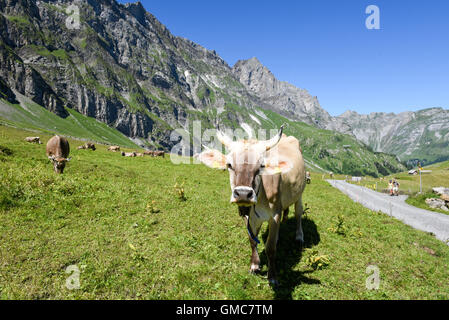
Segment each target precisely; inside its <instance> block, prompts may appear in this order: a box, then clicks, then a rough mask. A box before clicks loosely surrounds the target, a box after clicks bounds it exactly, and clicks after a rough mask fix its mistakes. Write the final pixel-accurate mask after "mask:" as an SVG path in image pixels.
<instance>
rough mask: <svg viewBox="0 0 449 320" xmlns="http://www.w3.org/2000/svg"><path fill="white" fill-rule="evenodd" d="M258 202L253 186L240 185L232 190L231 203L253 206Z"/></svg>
mask: <svg viewBox="0 0 449 320" xmlns="http://www.w3.org/2000/svg"><path fill="white" fill-rule="evenodd" d="M256 202H257V196H256V192H255V191H254V189H253V188H251V187H243V186H240V187H235V188H234V190H232V196H231V203H235V204H237V205H238V206H252V205H254V204H256Z"/></svg>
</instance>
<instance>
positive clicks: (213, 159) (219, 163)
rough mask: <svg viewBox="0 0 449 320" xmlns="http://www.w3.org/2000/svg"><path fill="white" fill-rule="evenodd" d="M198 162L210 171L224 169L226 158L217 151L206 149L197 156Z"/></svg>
mask: <svg viewBox="0 0 449 320" xmlns="http://www.w3.org/2000/svg"><path fill="white" fill-rule="evenodd" d="M198 160H200V161H201V162H202V163H204V164H205V165H206V166H208V167H209V168H212V169H222V170H224V169H226V156H225V155H224V154H223V153H221V152H220V151H218V150H213V149H207V150H205V151H203V152H201V153H200V154H199V155H198Z"/></svg>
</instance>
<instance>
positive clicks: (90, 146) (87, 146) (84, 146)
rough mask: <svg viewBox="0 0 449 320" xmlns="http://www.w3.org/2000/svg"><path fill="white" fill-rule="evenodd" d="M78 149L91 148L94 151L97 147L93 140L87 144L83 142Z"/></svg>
mask: <svg viewBox="0 0 449 320" xmlns="http://www.w3.org/2000/svg"><path fill="white" fill-rule="evenodd" d="M77 149H78V150H82V149H91V150H92V151H95V150H97V148H95V144H93V143H91V142H86V143H85V144H83V145H82V146H79V147H78V148H77Z"/></svg>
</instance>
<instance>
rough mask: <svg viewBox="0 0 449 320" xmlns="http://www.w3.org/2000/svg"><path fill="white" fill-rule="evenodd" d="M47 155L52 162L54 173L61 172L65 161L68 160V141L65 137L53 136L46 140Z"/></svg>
mask: <svg viewBox="0 0 449 320" xmlns="http://www.w3.org/2000/svg"><path fill="white" fill-rule="evenodd" d="M46 152H47V157H48V159H50V161H51V162H53V167H54V169H55V172H56V173H63V172H64V168H65V164H66V162H68V161H70V159H71V158H68V156H69V153H70V146H69V142H68V141H67V139H66V138H64V137H60V136H54V137H53V138H51V139H50V140H48V142H47V149H46Z"/></svg>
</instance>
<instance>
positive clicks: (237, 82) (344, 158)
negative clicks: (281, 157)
mask: <svg viewBox="0 0 449 320" xmlns="http://www.w3.org/2000/svg"><path fill="white" fill-rule="evenodd" d="M74 6H75V9H76V10H74ZM76 11H79V18H78V16H77V14H76V13H75V14H74V13H73V12H76ZM0 13H1V14H0V66H1V71H0V117H2V118H4V119H7V120H8V121H12V122H15V123H18V122H26V119H30V117H25V116H24V112H31V111H30V110H36V109H35V105H39V106H41V107H43V108H45V109H47V110H48V111H50V112H51V113H53V114H54V115H56V116H57V117H59V118H60V119H72V118H74V117H76V119H77V120H76V121H77V122H78V123H80V120H79V119H84V118H85V117H87V118H95V119H96V120H98V121H100V122H102V123H105V124H107V125H108V126H109V127H110V128H113V129H115V130H117V131H119V132H120V133H121V134H123V135H125V136H127V137H129V138H130V139H132V141H133V142H135V143H137V144H139V145H141V146H144V147H147V148H160V149H166V150H169V149H170V148H171V147H172V146H173V145H174V144H175V143H176V142H175V141H171V140H170V134H171V132H172V131H173V130H174V129H177V128H184V129H185V130H188V131H190V130H191V123H192V121H194V120H198V121H201V124H202V128H203V129H208V128H217V127H220V128H238V127H241V125H242V124H244V123H245V124H248V125H250V126H251V127H253V128H254V129H255V130H258V129H274V128H278V127H279V126H280V125H281V124H282V123H284V122H285V123H287V124H288V128H287V133H289V134H293V135H295V136H297V137H298V138H299V139H300V141H301V144H302V147H303V149H304V154H305V156H306V160H307V161H308V165H309V166H311V167H313V168H315V169H317V170H321V171H329V170H332V171H334V172H345V173H350V174H370V175H379V174H388V173H391V172H397V171H399V170H403V169H404V168H405V167H404V166H403V165H402V164H401V163H400V162H399V159H398V158H397V156H399V158H400V160H402V161H407V160H408V161H412V160H414V159H420V160H422V161H425V162H435V161H440V160H445V159H448V158H449V150H448V148H447V147H448V143H449V133H448V132H449V120H448V119H449V117H448V114H449V111H447V110H443V109H436V108H435V109H427V110H422V111H418V112H407V113H401V114H398V115H395V114H383V113H375V114H370V115H359V114H357V113H355V112H346V113H344V114H343V115H341V116H338V117H332V116H330V115H329V113H328V112H326V111H325V110H324V109H323V108H322V107H321V106H320V104H319V101H318V98H317V97H315V96H312V95H310V94H309V92H308V91H307V90H305V89H300V88H296V87H295V86H293V85H291V84H289V83H287V82H283V81H279V80H278V79H276V77H275V76H274V75H273V74H272V73H271V72H270V71H269V70H268V69H267V68H266V67H265V66H263V65H262V64H261V63H260V61H258V59H257V58H251V59H249V60H241V61H238V62H237V63H236V64H235V65H234V66H232V67H231V66H229V65H228V64H227V63H226V61H224V60H223V59H222V58H221V57H220V56H219V55H218V54H217V53H216V52H215V51H213V50H208V49H206V48H204V47H202V46H200V45H198V44H196V43H194V42H192V41H190V40H188V39H184V38H181V37H176V36H174V35H172V34H171V33H170V31H169V30H168V29H167V28H166V27H165V26H164V25H163V24H161V23H160V22H159V21H158V20H157V19H156V18H155V17H154V16H153V15H152V14H150V13H149V12H147V11H146V10H145V9H144V7H143V6H142V4H141V3H140V2H136V3H128V4H120V3H118V2H116V1H115V0H99V1H93V0H77V1H68V0H58V1H48V0H47V1H46V0H41V1H32V0H0ZM74 22H75V23H74ZM77 22H79V23H77ZM31 104H32V105H33V107H32V108H31V107H30V105H31ZM33 108H34V109H33ZM75 114H76V116H75ZM83 117H84V118H83ZM54 121H56V122H57V119H54ZM76 121H75V120H74V121H72V122H74V123H75V122H76ZM81 122H82V121H81ZM44 123H46V122H45V121H42V124H41V127H42V128H43V129H46V130H52V128H50V127H49V126H48V125H47V126H44ZM53 123H54V122H53ZM33 126H39V123H38V121H36V120H35V119H34V120H33ZM97 136H98V137H100V138H99V139H100V140H101V135H97ZM111 136H115V134H111ZM105 142H107V143H109V142H110V141H107V140H105Z"/></svg>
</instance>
